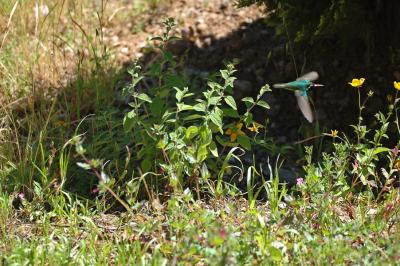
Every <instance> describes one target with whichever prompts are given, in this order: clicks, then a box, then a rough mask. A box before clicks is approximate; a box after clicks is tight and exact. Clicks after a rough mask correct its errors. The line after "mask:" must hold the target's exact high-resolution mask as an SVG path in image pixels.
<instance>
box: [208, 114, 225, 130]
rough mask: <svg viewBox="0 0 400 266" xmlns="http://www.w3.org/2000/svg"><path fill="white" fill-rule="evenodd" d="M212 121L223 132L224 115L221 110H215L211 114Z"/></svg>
mask: <svg viewBox="0 0 400 266" xmlns="http://www.w3.org/2000/svg"><path fill="white" fill-rule="evenodd" d="M209 117H210V119H211V121H212V122H213V123H214V124H215V125H216V126H217V127H218V128H219V131H220V132H221V134H222V117H221V115H220V113H219V112H216V111H215V110H214V111H213V112H212V113H211V114H210V116H209Z"/></svg>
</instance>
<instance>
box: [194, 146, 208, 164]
mask: <svg viewBox="0 0 400 266" xmlns="http://www.w3.org/2000/svg"><path fill="white" fill-rule="evenodd" d="M207 146H208V145H206V144H203V145H201V146H200V147H199V149H198V150H197V156H196V159H197V162H198V163H201V162H203V161H204V160H205V159H207V157H208V149H207Z"/></svg>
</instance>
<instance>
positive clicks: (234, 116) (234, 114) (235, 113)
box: [222, 108, 239, 118]
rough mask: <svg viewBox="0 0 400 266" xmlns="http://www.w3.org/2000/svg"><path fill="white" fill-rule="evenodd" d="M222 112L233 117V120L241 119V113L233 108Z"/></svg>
mask: <svg viewBox="0 0 400 266" xmlns="http://www.w3.org/2000/svg"><path fill="white" fill-rule="evenodd" d="M222 111H223V112H224V115H226V116H229V117H232V118H238V117H239V113H238V112H237V111H236V110H233V109H231V108H224V109H222Z"/></svg>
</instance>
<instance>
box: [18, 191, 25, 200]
mask: <svg viewBox="0 0 400 266" xmlns="http://www.w3.org/2000/svg"><path fill="white" fill-rule="evenodd" d="M18 198H19V199H20V200H24V199H25V193H24V192H20V193H18Z"/></svg>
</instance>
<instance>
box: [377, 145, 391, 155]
mask: <svg viewBox="0 0 400 266" xmlns="http://www.w3.org/2000/svg"><path fill="white" fill-rule="evenodd" d="M388 151H390V149H388V148H386V147H379V148H376V149H375V150H374V155H377V154H379V153H382V152H388Z"/></svg>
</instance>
